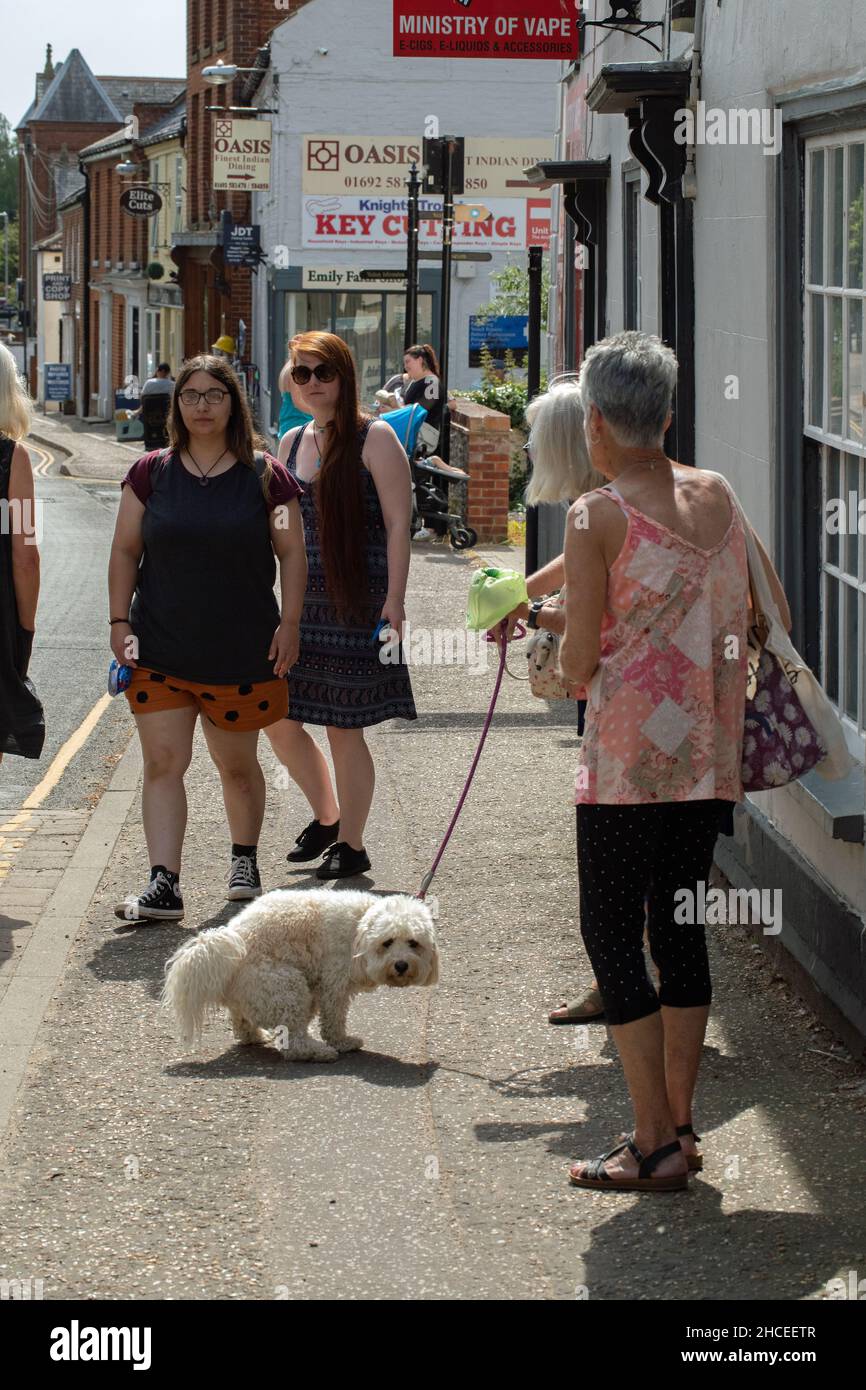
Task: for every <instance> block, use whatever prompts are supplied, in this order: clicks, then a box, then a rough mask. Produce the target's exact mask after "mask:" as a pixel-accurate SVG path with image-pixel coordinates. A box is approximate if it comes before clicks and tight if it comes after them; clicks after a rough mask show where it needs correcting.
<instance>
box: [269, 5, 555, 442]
mask: <svg viewBox="0 0 866 1390" xmlns="http://www.w3.org/2000/svg"><path fill="white" fill-rule="evenodd" d="M347 15H350V16H351V18H350V19H347ZM319 48H327V50H328V51H327V54H326V55H322V54H320V53H319V52H318V51H317V50H318V49H319ZM391 48H392V7H391V5H390V4H388V3H385V0H352V4H351V6H348V5H347V4H346V0H313V3H311V4H309V5H306V6H305V7H304V9H303V10H301V11H300V12H299V13H298V14H296V15H295V16H294V17H293V18H291V19H289V20H287V21H286V22H285V23H284V24H282V25H281V26H280V27H279V28H278V29H276V30H275V31H274V33H273V36H272V39H271V70H272V72H274V73H278V74H279V88H280V96H279V106H280V112H281V114H280V116H279V117H277V116H275V117H272V120H273V121H274V152H273V169H274V172H273V176H272V184H271V189H270V191H269V192H268V193H261V194H258V195H256V196H255V198H254V214H253V215H254V220H255V221H257V222H259V223H260V224H261V228H262V244H263V247H264V248H265V249H266V250H267V249H269V248H270V247H272V246H273V245H275V244H280V243H282V244H283V245H286V246H288V247H289V248H290V252H291V258H290V264H291V265H302V264H306V265H315V264H322V265H343V264H356V265H357V263H358V253H354V260H353V253H352V252H351V251H324V250H319V249H315V250H314V249H307V250H302V248H301V153H302V137H303V136H304V135H306V134H315V133H317V132H334V133H341V134H342V133H344V132H345V133H346V134H356V135H382V134H386V133H390V132H393V134H394V135H395V136H401V135H404V134H409V135H411V134H413V133H414V134H416V135H417V137H418V139H419V141H420V138H421V135H422V134H423V122H424V117H425V116H426V115H428V114H435V115H438V117H439V120H440V125H441V130H442V133H443V134H449V135H450V134H453V135H466V136H471V135H474V136H481V137H486V138H493V139H496V138H503V137H508V136H513V137H515V138H521V139H525V138H527V137H534V136H543V137H547V138H548V139H549V141H550V150H551V155H552V154H553V142H554V130H555V125H556V110H557V102H558V99H559V97H558V88H557V85H556V84H557V78H558V75H559V64H558V63H557V62H555V61H551V62H547V61H531V60H527V61H510V62H500V61H498V60H478V59H475V60H473V59H424V58H406V59H398V58H392V57H391V56H390V55H391ZM269 90H270V87H269V84H267V83H265V84H264V85H263V88H262V91H263V92H267V91H269ZM257 101H260V102H261V103H262V104H263V105H268V106H270V105H275V104H276V103H275V102H272V101H270V100H268V101H262V97H261V93H260V94H259V96H258V97H257ZM479 249H484V248H483V247H481V246H479ZM520 254H522V253H518V255H520ZM506 262H507V255H506V253H496V252H494V253H493V260H492V261H490V262H481V263H478V264H477V265H475V266H474V269H475V271H476V273H475V275H474V277H473V278H471V279H458V278H457V275H456V273H455V274H454V276H453V284H452V299H451V348H452V350H451V353H450V355H449V377H450V384H451V386H454V387H468V386H471V385H473V384H475V382H476V381H477V379H478V376H479V372H478V370H477V369H476V368H472V369H470V368H469V365H468V355H469V354H468V338H469V318H470V315H471V314H473V313H475V312H476V310H477V309H478V307H479V306H480V305H482V304H486V303H488V302H489V300H490V298H491V293H492V287H491V283H490V278H489V277H490V272H491V271H493V270H496V269H500V268H501V267H502V266H503V265H505V264H506ZM363 263H364V266H365V267H369V268H371V269H372V268H375V267H379V266H381V267H386V266H388V267H392V268H393V267H394V265H395V258H394V253H393V251H379V252H374V251H365V252H363ZM467 264H471V263H467ZM421 265H422V266H423V267H426V268H429V267H434V268H435V266H436V263H435V262H432V261H426V262H424V261H422V262H421ZM254 293H255V295H256V300H255V306H254V310H255V311H254V314H253V324H254V345H255V353H254V358H255V360H256V361H257V362H259V363H260V364H264V363H266V362H267V361H268V348H267V342H266V335H267V321H268V315H267V300H266V286H265V276H264V275H263V274H260V275H259V277H258V283H257V284H256V285H255V289H254ZM269 384H270V383H269V381H265V372H264V370H263V371H262V390H263V394H264V390H265V387H266V386H269ZM263 417H264V418H268V411H267V406H266V407H265V409H264V411H263Z"/></svg>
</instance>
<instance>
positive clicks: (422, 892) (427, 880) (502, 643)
mask: <svg viewBox="0 0 866 1390" xmlns="http://www.w3.org/2000/svg"><path fill="white" fill-rule="evenodd" d="M507 628H508V622H507V620H506V619H505V618H503V620H502V622H501V623H500V624H499V626H498V627H497V629H496V632H497V636H496V641H498V643H499V670H498V671H497V673H496V684H495V685H494V687H493V694H492V696H491V697H490V705H489V707H488V710H487V717H486V719H485V720H484V728H483V729H482V730H481V737H480V739H479V740H478V747H477V748H476V750H475V757H474V758H473V759H472V766H471V767H470V769H469V775H468V777H467V778H466V782H465V785H464V787H463V791H462V792H461V793H460V800H459V801H458V802H457V808H456V810H455V812H454V815H453V816H452V817H451V823H450V825H449V826H448V829H447V830H446V831H445V838H444V839H443V841H442V843H441V845H440V846H439V849H438V850H437V852H436V858H435V859H434V860H433V863H432V864H431V865H430V868H429V869H428V871H427V873H426V874H425V875H424V877H423V879H422V880H421V887H420V888H419V890H418V892H417V893H416V894H415V897H416V898H419V899H420V900H421V901H422V902H423V900H424V898H425V897H426V896H427V890H428V888H429V887H430V884H431V883H432V882H433V875H434V874H435V872H436V870H437V869H438V868H439V864H440V861H441V859H442V856H443V854H444V853H445V849H446V846H447V844H448V841H449V840H450V839H451V835H452V833H453V831H454V827H455V826H456V824H457V820H458V817H459V815H460V812H461V811H462V810H463V803H464V801H465V800H466V797H467V796H468V794H469V788H470V787H471V786H472V778H473V777H474V776H475V769H476V767H477V766H478V760H479V758H480V757H481V750H482V749H483V747H484V743H485V740H486V739H487V734H488V731H489V729H490V724H491V722H492V720H493V711H494V709H495V708H496V701H497V699H498V698H499V689H500V686H501V685H502V676H503V673H504V671H505V654H506V651H507V650H508V642H507V639H506V636H505V634H506V631H507Z"/></svg>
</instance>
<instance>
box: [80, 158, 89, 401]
mask: <svg viewBox="0 0 866 1390" xmlns="http://www.w3.org/2000/svg"><path fill="white" fill-rule="evenodd" d="M78 168H79V170H80V172H81V173H82V174H83V175H84V205H83V207H84V215H83V217H82V221H83V224H84V225H83V227H82V229H81V231H82V235H81V256H82V259H83V261H84V266H83V270H84V274H83V275H82V277H81V281H82V284H81V291H82V293H81V341H82V343H83V346H84V353H83V358H84V361H83V367H84V370H83V371H82V373H81V383H82V384H81V394H82V396H83V398H84V399H83V400H82V402H81V405H82V410H83V412H84V414H83V416H82V418H85V417H86V416H88V415H89V414H90V174H89V172H88V170H87V167H86V165H85V163H84V160H83V159H79V161H78Z"/></svg>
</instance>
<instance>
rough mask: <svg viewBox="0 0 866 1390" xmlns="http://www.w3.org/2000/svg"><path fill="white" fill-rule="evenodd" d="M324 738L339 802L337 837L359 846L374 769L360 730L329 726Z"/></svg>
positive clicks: (361, 841) (361, 846)
mask: <svg viewBox="0 0 866 1390" xmlns="http://www.w3.org/2000/svg"><path fill="white" fill-rule="evenodd" d="M328 742H329V743H330V745H331V757H332V758H333V759H334V776H335V778H336V782H337V797H338V800H339V802H340V839H341V840H343V841H344V842H345V843H346V844H347V845H351V847H352V849H363V848H364V827H365V826H366V824H367V817H368V816H369V814H370V807H371V805H372V804H373V791H374V788H375V786H376V769H375V766H374V764H373V758H372V756H371V754H370V750H369V748H368V747H367V744H366V742H365V740H364V730H363V729H334V728H331V727H330V726H329V727H328Z"/></svg>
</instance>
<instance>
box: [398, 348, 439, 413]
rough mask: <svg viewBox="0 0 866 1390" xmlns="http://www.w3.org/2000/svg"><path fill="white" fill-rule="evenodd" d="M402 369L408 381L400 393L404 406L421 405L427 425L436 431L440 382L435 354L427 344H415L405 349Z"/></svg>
mask: <svg viewBox="0 0 866 1390" xmlns="http://www.w3.org/2000/svg"><path fill="white" fill-rule="evenodd" d="M403 367H404V369H405V371H406V375H407V376H408V378H409V380H408V382H407V383H406V385H405V386H404V387H403V389H402V391H401V392H400V394H401V396H402V399H403V404H404V405H423V407H424V409H425V410H426V411H427V424H428V425H432V426H433V428H434V429H436V430H438V429H440V428H441V425H442V381H441V375H442V374H441V372H440V370H439V362H438V360H437V357H436V353H435V352H434V351H433V348H432V347H431V346H430V344H429V343H416V344H415V345H414V347H410V348H407V349H406V352H405V354H404V356H403Z"/></svg>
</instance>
